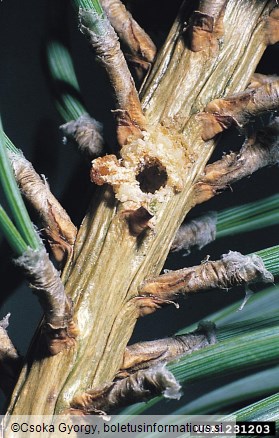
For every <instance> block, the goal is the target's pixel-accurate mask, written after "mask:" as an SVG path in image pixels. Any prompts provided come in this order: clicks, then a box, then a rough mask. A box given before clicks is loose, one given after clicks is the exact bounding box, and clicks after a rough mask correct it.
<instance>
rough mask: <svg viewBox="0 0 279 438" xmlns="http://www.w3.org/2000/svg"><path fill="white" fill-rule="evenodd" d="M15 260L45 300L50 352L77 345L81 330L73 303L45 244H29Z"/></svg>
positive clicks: (35, 290) (46, 334) (44, 307)
mask: <svg viewBox="0 0 279 438" xmlns="http://www.w3.org/2000/svg"><path fill="white" fill-rule="evenodd" d="M14 262H15V264H16V265H17V266H19V267H20V268H21V269H22V270H23V271H24V273H25V275H26V278H27V279H28V280H29V281H30V282H31V283H30V287H31V288H32V289H33V290H34V292H35V293H36V294H37V295H38V297H39V300H40V302H41V304H42V307H43V310H44V314H45V320H44V324H43V332H44V335H45V336H46V339H47V344H48V348H49V351H50V353H51V354H53V355H54V354H57V353H59V352H60V351H62V350H63V349H65V348H70V347H72V346H74V345H75V337H76V336H77V334H78V331H77V328H76V325H75V322H74V320H73V304H72V301H71V299H70V298H69V297H67V295H66V293H65V290H64V286H63V283H62V281H61V278H60V276H59V273H58V271H57V270H56V269H55V267H54V266H53V264H52V263H51V261H50V259H49V257H48V254H47V252H46V250H45V248H44V247H43V246H42V247H41V248H40V249H39V250H33V249H31V248H29V249H28V250H27V251H25V252H24V253H23V255H22V256H20V257H18V258H17V259H15V260H14Z"/></svg>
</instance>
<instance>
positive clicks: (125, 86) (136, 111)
mask: <svg viewBox="0 0 279 438" xmlns="http://www.w3.org/2000/svg"><path fill="white" fill-rule="evenodd" d="M79 21H80V30H81V32H82V33H83V34H84V35H86V37H87V38H88V39H89V42H90V44H91V47H92V48H93V49H94V51H95V54H96V59H97V60H98V61H99V62H100V63H101V64H102V65H103V67H104V68H105V69H106V71H107V74H108V76H109V79H110V82H111V84H112V87H113V90H114V93H115V99H116V110H114V112H115V115H116V120H117V138H118V142H119V144H120V145H121V146H122V145H123V144H125V143H126V142H127V138H128V137H129V136H133V137H136V138H138V137H141V136H142V130H144V129H145V126H146V120H145V117H144V115H143V113H142V109H141V104H140V101H139V97H138V93H137V91H136V88H135V84H134V81H133V78H132V76H131V74H130V72H129V69H128V66H127V63H126V61H125V58H124V55H123V53H122V51H121V49H120V44H119V41H118V38H117V35H116V33H115V31H114V29H113V28H112V26H111V24H110V22H109V20H108V19H107V17H106V16H105V15H103V16H100V15H98V14H97V13H96V12H95V11H93V10H86V9H82V8H80V9H79Z"/></svg>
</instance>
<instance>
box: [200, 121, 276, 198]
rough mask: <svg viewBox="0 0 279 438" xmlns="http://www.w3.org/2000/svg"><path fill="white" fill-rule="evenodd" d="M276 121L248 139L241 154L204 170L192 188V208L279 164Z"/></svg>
mask: <svg viewBox="0 0 279 438" xmlns="http://www.w3.org/2000/svg"><path fill="white" fill-rule="evenodd" d="M278 134H279V117H276V118H275V119H274V121H273V122H271V123H270V124H269V125H268V126H267V127H266V128H265V129H263V130H260V131H258V132H257V133H256V135H255V137H254V138H251V139H248V140H247V141H246V142H245V143H244V145H243V146H242V148H241V150H240V151H239V152H238V153H236V152H232V153H230V154H228V155H224V156H223V158H222V159H221V160H219V161H216V162H215V163H212V164H209V165H207V166H206V168H205V171H204V176H202V178H201V179H200V180H199V181H198V182H197V183H196V184H195V186H194V205H196V204H200V203H202V202H205V201H208V200H209V199H211V198H212V197H213V196H215V195H216V194H218V193H219V192H221V191H222V190H224V189H225V188H227V187H229V186H230V184H233V183H234V182H236V181H238V180H240V179H241V178H244V177H246V176H248V175H251V174H252V173H254V172H256V171H257V170H258V169H261V168H263V167H266V166H272V165H275V164H277V163H278V161H279V141H278V138H279V137H278Z"/></svg>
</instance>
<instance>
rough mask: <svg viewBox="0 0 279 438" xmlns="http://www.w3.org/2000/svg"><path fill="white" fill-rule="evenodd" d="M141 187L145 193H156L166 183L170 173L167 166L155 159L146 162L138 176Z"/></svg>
mask: <svg viewBox="0 0 279 438" xmlns="http://www.w3.org/2000/svg"><path fill="white" fill-rule="evenodd" d="M136 179H137V181H138V182H139V185H140V189H141V191H142V192H144V193H155V192H156V190H159V189H160V188H161V187H164V186H165V185H166V182H167V180H168V174H167V171H166V168H165V167H164V166H162V164H161V163H160V162H159V161H158V160H156V159H154V160H152V161H149V162H146V163H145V164H144V167H143V169H142V170H141V171H140V172H139V173H138V174H137V176H136Z"/></svg>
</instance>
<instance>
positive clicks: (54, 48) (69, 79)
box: [47, 40, 87, 122]
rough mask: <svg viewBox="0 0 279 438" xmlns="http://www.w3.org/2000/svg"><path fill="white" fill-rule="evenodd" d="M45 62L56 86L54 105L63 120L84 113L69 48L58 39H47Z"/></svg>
mask: <svg viewBox="0 0 279 438" xmlns="http://www.w3.org/2000/svg"><path fill="white" fill-rule="evenodd" d="M47 62H48V67H49V71H50V75H51V78H52V80H53V82H54V85H55V88H56V107H57V110H58V111H59V113H60V115H61V116H62V118H63V119H64V121H65V122H69V121H71V120H76V119H78V118H79V117H80V116H82V115H83V114H86V113H87V111H86V109H85V106H84V104H83V101H82V98H81V95H80V89H79V84H78V80H77V77H76V74H75V70H74V65H73V61H72V58H71V55H70V52H69V50H68V49H67V48H66V47H65V45H64V44H62V43H61V42H60V41H58V40H51V41H49V42H48V44H47Z"/></svg>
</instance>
